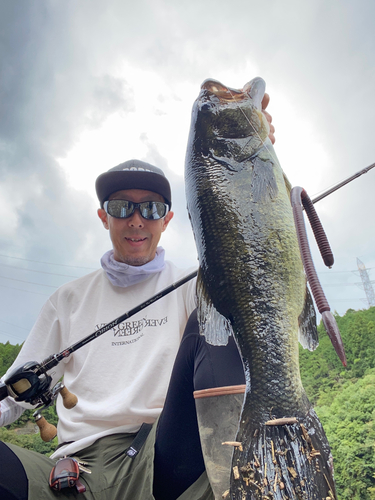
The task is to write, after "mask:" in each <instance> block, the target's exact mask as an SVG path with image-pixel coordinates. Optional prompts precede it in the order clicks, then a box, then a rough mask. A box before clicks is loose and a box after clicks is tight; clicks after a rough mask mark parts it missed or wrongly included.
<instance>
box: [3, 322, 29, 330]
mask: <svg viewBox="0 0 375 500" xmlns="http://www.w3.org/2000/svg"><path fill="white" fill-rule="evenodd" d="M0 321H1V322H2V323H5V324H6V325H10V326H15V327H16V328H21V329H22V330H26V331H27V332H29V331H30V329H29V328H24V327H23V326H17V325H14V324H13V323H9V322H8V321H4V320H3V319H0Z"/></svg>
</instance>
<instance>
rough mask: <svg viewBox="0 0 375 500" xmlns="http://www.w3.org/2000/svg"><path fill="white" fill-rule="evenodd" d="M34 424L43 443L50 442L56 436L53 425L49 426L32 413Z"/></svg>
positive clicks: (40, 417) (40, 416)
mask: <svg viewBox="0 0 375 500" xmlns="http://www.w3.org/2000/svg"><path fill="white" fill-rule="evenodd" d="M34 417H35V423H36V425H37V426H38V427H39V431H40V437H41V438H42V439H43V441H45V442H49V441H52V439H53V438H55V437H56V436H57V429H56V427H55V426H54V425H52V424H49V423H48V422H47V420H46V419H45V418H44V417H43V416H42V415H41V414H40V413H39V412H36V414H35V413H34Z"/></svg>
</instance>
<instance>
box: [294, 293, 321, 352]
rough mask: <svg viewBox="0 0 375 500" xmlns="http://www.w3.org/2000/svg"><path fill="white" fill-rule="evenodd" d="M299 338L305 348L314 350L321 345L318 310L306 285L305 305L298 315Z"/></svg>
mask: <svg viewBox="0 0 375 500" xmlns="http://www.w3.org/2000/svg"><path fill="white" fill-rule="evenodd" d="M298 325H299V331H298V340H299V342H300V344H301V345H302V347H303V348H304V349H308V350H309V351H314V350H315V349H316V348H317V347H318V345H319V337H318V330H317V327H316V312H315V307H314V302H313V299H312V297H311V293H310V290H309V289H308V287H307V285H306V294H305V305H304V307H303V310H302V312H301V314H300V315H299V317H298Z"/></svg>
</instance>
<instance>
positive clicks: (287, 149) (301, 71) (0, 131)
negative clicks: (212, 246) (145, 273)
mask: <svg viewBox="0 0 375 500" xmlns="http://www.w3.org/2000/svg"><path fill="white" fill-rule="evenodd" d="M374 19H375V4H374V2H373V1H372V0H356V1H355V2H354V1H352V0H334V1H323V0H306V1H304V0H284V1H282V2H280V1H277V0H274V1H273V0H264V1H263V2H260V1H253V0H232V1H231V2H229V3H226V2H223V1H222V0H216V1H215V2H214V1H211V0H205V1H202V0H200V1H197V0H189V1H187V0H180V1H179V2H177V1H172V0H138V2H130V1H129V0H108V1H106V2H103V1H102V0H64V1H58V0H42V1H39V2H30V1H29V0H14V1H8V0H0V117H1V119H0V197H1V206H2V216H1V218H0V299H1V300H0V342H5V341H7V340H9V341H10V342H11V343H18V342H22V341H23V340H24V338H25V337H26V335H27V333H28V331H29V329H30V328H31V326H32V324H33V322H34V321H35V319H36V317H37V315H38V313H39V310H40V308H41V306H42V304H43V303H44V301H45V300H46V299H47V297H48V295H50V294H51V293H52V292H53V291H54V290H55V289H56V288H57V287H58V286H60V285H61V284H63V283H65V282H66V281H69V280H71V279H74V277H79V276H82V275H83V274H85V273H87V272H90V270H93V269H96V268H98V267H99V265H100V264H99V261H100V257H101V256H102V254H103V253H104V252H105V251H106V250H108V249H109V248H110V241H109V237H108V233H107V232H106V231H105V230H104V229H103V228H102V226H101V223H100V221H99V219H98V218H97V215H96V208H97V201H96V197H95V190H94V183H95V179H96V177H97V176H98V175H99V174H100V173H101V172H103V171H105V170H108V169H109V168H111V167H112V166H115V165H117V164H119V163H121V162H123V161H125V160H128V159H131V158H139V159H142V160H145V161H148V162H150V163H154V164H156V165H159V166H160V167H162V168H163V169H164V170H165V172H166V173H167V175H168V176H169V178H170V179H171V183H172V187H173V193H174V202H173V205H174V211H175V218H174V220H173V223H172V224H171V225H170V227H169V228H168V231H167V232H166V233H165V234H164V235H163V240H162V244H163V246H164V248H165V249H166V252H167V255H168V257H169V259H171V260H174V261H175V262H176V263H177V264H178V265H180V266H181V267H189V266H195V265H197V258H196V251H195V245H194V241H193V237H192V233H191V230H190V226H189V222H188V219H187V216H186V208H185V194H184V182H183V171H184V157H185V150H186V143H187V137H188V129H189V124H190V113H191V107H192V104H193V101H194V99H195V98H196V97H197V95H198V93H199V88H200V85H201V83H202V82H203V81H204V80H205V79H206V78H215V79H217V80H220V81H221V82H222V83H224V84H226V85H229V86H230V87H234V88H242V87H243V85H244V84H245V83H246V82H247V81H249V80H250V79H252V78H253V77H254V76H262V77H263V78H264V79H265V80H266V83H267V92H268V93H269V94H270V96H271V103H270V105H269V111H270V113H271V114H272V116H273V123H274V125H275V127H276V138H277V141H276V145H275V150H276V152H277V154H278V157H279V159H280V162H281V165H282V167H283V169H284V171H285V172H286V174H287V176H288V177H289V179H290V181H291V183H292V184H293V185H299V186H303V187H304V188H305V189H306V191H307V192H308V194H309V195H310V197H311V198H314V197H315V196H316V195H318V194H319V193H321V192H323V191H325V190H326V189H327V188H329V187H331V186H332V185H334V184H336V183H338V182H340V181H341V180H343V179H345V178H346V177H349V176H350V175H352V174H354V173H355V172H358V171H360V170H361V169H363V168H364V167H366V166H368V165H370V164H372V163H374V162H375V148H374V146H373V144H374V139H373V122H374V118H373V114H374V110H375V92H374V89H375V58H374V54H375V33H374V29H373V21H374ZM374 187H375V169H373V170H372V171H370V172H369V173H367V174H366V175H363V176H362V177H360V178H359V179H357V180H355V181H353V182H352V183H350V184H349V185H347V186H346V187H344V188H342V189H340V190H339V191H337V192H336V193H334V194H332V195H330V196H329V197H327V198H326V199H325V200H322V201H320V202H319V204H318V203H317V204H316V209H317V211H318V214H319V216H320V218H321V221H322V223H323V225H324V228H325V230H326V233H327V235H328V238H329V241H330V243H331V246H332V249H333V252H334V255H335V265H334V267H333V268H332V269H331V270H328V269H326V268H324V265H323V264H322V263H321V260H320V258H319V257H318V253H317V252H316V249H315V243H314V242H313V241H311V248H312V251H313V255H314V260H315V266H316V269H317V271H318V274H319V277H320V281H321V283H322V285H323V287H324V290H325V293H326V296H327V298H328V300H329V303H330V305H331V309H332V310H333V311H335V310H336V311H337V312H339V313H340V314H344V313H345V311H346V310H347V309H348V308H353V309H361V308H367V307H368V304H367V302H366V300H362V299H365V298H366V295H365V292H364V290H363V288H362V289H361V287H360V284H361V279H360V276H359V274H358V272H356V270H357V258H359V259H361V261H362V262H363V263H364V264H365V266H366V268H367V269H368V273H369V277H370V280H371V279H372V278H373V277H374V276H375V220H374V216H373V214H374ZM89 333H91V332H82V335H83V336H84V335H86V334H89Z"/></svg>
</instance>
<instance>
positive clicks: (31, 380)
mask: <svg viewBox="0 0 375 500" xmlns="http://www.w3.org/2000/svg"><path fill="white" fill-rule="evenodd" d="M197 274H198V271H197V270H195V271H193V272H191V273H190V274H188V275H186V276H184V277H183V278H181V279H180V280H178V281H176V282H174V283H172V284H171V285H169V286H168V287H166V288H164V289H163V290H161V291H160V292H159V293H157V294H156V295H154V296H153V297H151V298H149V299H148V300H145V301H144V302H142V303H141V304H139V305H138V306H136V307H134V308H133V309H130V310H129V311H128V312H126V313H124V314H122V315H121V316H119V317H118V318H116V319H115V320H113V321H111V322H110V323H107V324H106V325H104V326H103V327H102V328H100V329H98V330H96V331H95V332H93V333H91V334H90V335H88V336H87V337H84V338H83V339H82V340H79V341H78V342H76V343H74V344H73V345H71V346H70V347H67V348H66V349H64V350H63V351H61V352H59V353H57V354H52V355H51V356H49V357H48V358H47V359H45V360H44V361H42V362H41V363H38V362H36V361H29V362H27V363H25V364H24V365H21V366H19V367H18V368H15V369H14V370H12V372H11V373H10V374H9V375H8V376H7V377H6V378H5V380H4V383H0V401H1V400H3V399H5V398H6V397H7V396H11V397H13V398H14V400H15V401H19V402H20V401H24V402H26V403H30V404H31V405H36V408H39V411H37V412H36V413H35V414H34V417H35V418H36V419H37V424H38V426H39V427H40V426H41V425H44V423H45V421H44V422H40V419H41V418H42V417H41V415H40V413H39V412H40V410H41V409H45V408H47V407H48V406H50V405H51V404H52V403H53V401H54V400H55V399H56V397H57V395H58V394H59V393H61V395H62V397H63V403H64V406H65V407H66V408H69V409H70V408H73V407H74V406H75V405H76V404H77V401H78V400H77V398H76V396H75V395H74V394H71V393H70V392H69V391H68V390H67V389H66V387H65V386H64V385H63V384H62V383H61V382H59V383H58V384H56V385H55V386H54V387H53V388H52V389H50V386H51V382H52V377H51V376H50V375H49V374H48V373H47V372H48V371H49V370H51V368H53V367H55V366H56V365H58V364H59V363H60V361H62V360H63V359H65V358H67V357H69V356H70V355H71V354H72V353H73V352H75V351H77V350H78V349H80V348H81V347H83V346H85V345H87V344H88V343H89V342H91V341H93V340H94V339H96V338H98V337H100V336H101V335H103V333H105V332H107V331H108V330H111V329H112V328H113V327H114V326H116V325H118V324H119V323H122V322H123V321H125V320H126V319H128V318H130V317H131V316H134V314H137V313H138V312H140V311H142V309H145V308H146V307H148V306H149V305H151V304H153V303H154V302H156V301H157V300H159V299H161V298H162V297H165V296H166V295H168V294H169V293H171V292H173V291H174V290H176V289H177V288H179V287H180V286H182V285H184V284H185V283H187V282H188V281H190V280H191V279H193V278H195V277H196V276H197ZM41 407H43V408H41ZM41 430H42V428H41ZM49 437H50V439H53V438H54V437H55V436H54V435H49ZM43 439H44V438H43ZM50 439H46V440H48V441H49V440H50Z"/></svg>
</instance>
